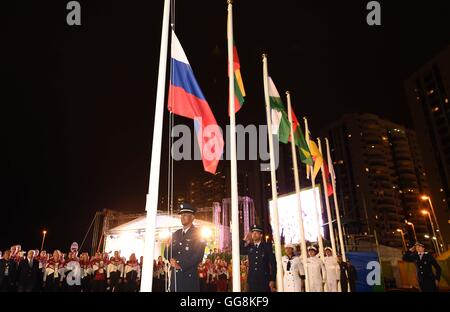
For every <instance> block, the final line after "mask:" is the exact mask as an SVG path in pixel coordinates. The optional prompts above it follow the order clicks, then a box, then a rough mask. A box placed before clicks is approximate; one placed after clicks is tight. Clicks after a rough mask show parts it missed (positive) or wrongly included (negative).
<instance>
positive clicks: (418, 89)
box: [405, 46, 450, 244]
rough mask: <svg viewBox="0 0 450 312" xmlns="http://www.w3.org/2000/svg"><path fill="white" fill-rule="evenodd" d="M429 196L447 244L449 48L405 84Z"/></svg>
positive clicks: (449, 198) (449, 234)
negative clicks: (428, 186)
mask: <svg viewBox="0 0 450 312" xmlns="http://www.w3.org/2000/svg"><path fill="white" fill-rule="evenodd" d="M405 91H406V97H407V101H408V105H409V108H410V112H411V116H412V120H413V123H414V128H415V130H416V133H417V139H418V142H419V147H420V149H421V151H422V155H423V158H424V165H425V170H426V172H427V175H428V181H429V183H430V191H431V193H430V194H427V195H429V196H430V198H431V200H432V204H433V206H434V210H435V213H436V217H437V220H438V223H439V228H440V230H441V234H442V238H443V240H444V242H445V243H447V244H448V243H449V241H450V226H449V223H448V222H449V219H450V208H449V202H450V103H449V98H450V46H448V47H447V48H446V49H445V50H444V51H442V52H441V53H440V54H439V55H437V56H436V57H435V58H434V59H433V60H431V61H430V62H428V63H427V64H425V65H424V66H422V68H420V69H419V70H417V71H416V72H415V73H414V74H413V75H411V77H409V79H408V80H407V81H406V83H405Z"/></svg>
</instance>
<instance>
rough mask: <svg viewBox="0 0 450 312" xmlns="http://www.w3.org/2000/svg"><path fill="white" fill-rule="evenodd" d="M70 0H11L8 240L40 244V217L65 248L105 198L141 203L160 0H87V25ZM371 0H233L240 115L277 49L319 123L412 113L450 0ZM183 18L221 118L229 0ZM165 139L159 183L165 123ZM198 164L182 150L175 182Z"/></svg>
mask: <svg viewBox="0 0 450 312" xmlns="http://www.w3.org/2000/svg"><path fill="white" fill-rule="evenodd" d="M67 2H68V1H61V0H60V1H44V0H41V1H37V0H34V1H9V3H2V13H3V14H2V20H3V23H2V27H1V30H0V32H1V36H0V38H1V45H0V47H1V52H2V53H0V55H1V58H0V73H1V75H2V78H3V79H2V81H3V83H2V88H1V90H2V92H1V93H0V94H1V95H0V99H1V107H2V111H1V114H0V118H1V119H0V120H1V121H0V127H1V144H2V145H1V146H2V149H1V153H0V166H1V168H0V207H1V210H2V217H1V218H0V249H2V250H4V249H5V248H9V246H11V245H12V244H18V243H19V244H22V246H23V248H25V249H30V248H39V246H40V240H41V231H42V229H43V228H46V229H47V230H48V236H47V240H46V248H47V249H54V248H59V249H62V250H67V249H68V248H69V247H70V244H71V243H72V242H73V241H77V242H78V243H81V241H82V239H83V236H84V234H85V233H86V231H87V229H88V226H89V224H90V222H91V220H92V218H93V216H94V214H95V212H96V211H98V210H101V209H103V208H109V209H115V210H120V211H123V212H143V211H144V207H145V197H146V193H147V187H148V176H149V167H150V151H151V142H152V132H153V118H154V116H153V114H154V103H155V97H156V83H157V71H158V61H159V60H158V58H159V48H160V47H159V46H160V32H161V19H162V5H163V1H162V0H152V1H110V0H104V1H97V0H85V1H80V3H81V7H82V17H81V18H82V25H81V26H72V27H70V26H68V25H67V24H66V14H67V12H68V11H67V10H66V4H67ZM367 2H368V1H363V0H352V1H348V0H346V1H343V0H341V1H284V0H279V1H249V0H247V1H244V0H240V1H239V0H236V1H235V6H234V9H235V10H234V15H235V24H234V27H235V41H236V43H237V47H238V51H239V56H240V60H241V71H242V76H243V80H244V85H245V87H246V91H247V99H246V104H245V105H244V108H243V109H242V110H241V112H239V114H238V115H237V122H238V123H241V124H243V125H247V124H264V123H265V110H264V102H263V88H262V86H263V84H262V63H261V54H262V53H263V52H266V53H268V55H269V72H270V74H271V76H272V78H273V80H274V82H275V84H276V85H277V87H278V89H279V91H280V93H281V94H284V91H285V90H290V91H291V92H292V97H293V101H294V108H295V110H296V112H297V115H299V116H304V115H306V116H308V118H309V122H310V127H311V130H312V132H313V133H315V132H318V131H319V129H321V128H322V127H325V126H326V125H327V123H329V122H331V121H334V120H336V119H337V118H339V117H340V116H341V115H342V114H345V113H351V112H373V113H376V114H378V115H381V116H383V117H386V118H389V119H391V120H392V121H395V122H398V123H402V124H405V125H407V126H411V121H410V117H409V114H408V112H407V106H406V103H405V99H404V95H403V92H404V91H403V81H404V80H405V79H406V78H407V77H408V76H409V75H410V74H411V73H413V72H414V71H415V70H416V69H417V68H419V67H420V66H421V65H422V64H423V63H425V62H427V61H428V60H429V59H431V58H432V57H433V56H434V55H436V54H437V53H438V52H439V51H440V50H442V49H443V48H444V47H446V46H447V45H448V44H449V43H450V36H449V35H450V1H448V0H442V1H437V0H427V1H424V0H422V1H414V2H413V1H380V3H381V6H382V26H372V27H370V26H368V25H367V23H366V15H367V13H368V11H367V10H366V4H367ZM5 22H6V24H5ZM175 28H176V33H177V36H178V38H179V39H180V41H181V44H182V45H183V48H184V50H185V52H186V54H187V57H188V59H189V61H190V64H191V66H192V68H193V70H194V72H195V74H196V77H197V80H198V82H199V84H200V86H201V88H202V89H203V92H204V94H205V96H206V98H207V100H208V102H209V104H210V106H211V108H212V110H213V112H214V113H215V115H216V118H217V120H218V122H219V124H220V125H222V126H224V125H225V124H226V122H227V112H226V110H227V92H228V89H227V88H228V84H227V72H226V71H227V54H226V1H225V0H214V1H211V0H209V1H206V0H205V1H198V0H196V1H183V0H178V1H177V4H176V23H175ZM165 112H166V118H167V111H165ZM175 122H176V123H177V124H179V123H185V124H188V125H191V124H192V122H191V121H190V120H187V119H183V118H180V117H177V118H176V119H175ZM164 128H165V129H167V123H166V124H165V125H164ZM163 143H164V145H165V146H166V147H165V153H164V155H163V158H162V167H161V175H162V179H161V188H162V193H164V192H165V191H166V178H165V176H166V172H167V156H166V155H167V144H166V143H167V133H165V135H164V138H163ZM163 150H164V149H163ZM201 171H202V166H201V162H200V161H196V162H180V163H176V164H175V173H174V175H175V191H182V190H183V189H184V187H185V181H186V180H188V179H189V178H190V177H191V176H192V175H193V174H198V173H200V172H201ZM85 247H88V248H90V240H89V241H88V242H87V245H85ZM83 249H86V248H83Z"/></svg>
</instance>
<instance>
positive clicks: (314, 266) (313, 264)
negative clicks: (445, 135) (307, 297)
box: [306, 246, 326, 292]
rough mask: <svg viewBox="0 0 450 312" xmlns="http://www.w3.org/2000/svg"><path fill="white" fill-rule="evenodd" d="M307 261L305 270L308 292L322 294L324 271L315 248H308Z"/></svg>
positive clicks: (324, 278) (324, 279)
mask: <svg viewBox="0 0 450 312" xmlns="http://www.w3.org/2000/svg"><path fill="white" fill-rule="evenodd" d="M308 255H309V257H308V259H306V268H307V270H308V279H309V290H310V291H311V292H323V284H324V283H325V281H326V271H325V266H324V264H323V261H322V259H320V258H319V256H318V255H317V248H316V247H314V246H310V247H308Z"/></svg>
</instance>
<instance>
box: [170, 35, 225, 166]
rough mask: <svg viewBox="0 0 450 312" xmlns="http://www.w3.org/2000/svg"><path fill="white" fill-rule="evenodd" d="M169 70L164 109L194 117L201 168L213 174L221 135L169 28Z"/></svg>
mask: <svg viewBox="0 0 450 312" xmlns="http://www.w3.org/2000/svg"><path fill="white" fill-rule="evenodd" d="M171 65H172V73H171V77H170V87H169V103H168V108H169V111H171V112H172V113H174V114H176V115H179V116H183V117H186V118H190V119H193V120H194V128H195V132H196V135H197V141H198V144H199V147H200V154H201V156H202V161H203V168H204V170H205V171H207V172H210V173H216V169H217V165H218V164H219V160H220V158H221V157H222V153H223V146H224V142H223V136H222V131H221V129H220V127H219V126H218V125H217V122H216V119H215V118H214V114H213V113H212V111H211V108H210V107H209V104H208V102H207V101H206V99H205V96H204V95H203V92H202V90H201V89H200V86H199V85H198V83H197V80H196V79H195V76H194V72H193V71H192V68H191V65H189V61H188V60H187V57H186V54H185V53H184V50H183V48H182V47H181V44H180V42H179V41H178V38H177V36H176V35H175V32H173V31H172V47H171Z"/></svg>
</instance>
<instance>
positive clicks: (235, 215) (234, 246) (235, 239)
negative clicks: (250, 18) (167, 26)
mask: <svg viewBox="0 0 450 312" xmlns="http://www.w3.org/2000/svg"><path fill="white" fill-rule="evenodd" d="M227 3H228V23H227V24H228V25H227V26H228V27H227V35H228V36H227V38H228V88H229V99H228V100H229V105H228V107H229V110H230V111H229V114H230V156H231V227H230V228H231V250H232V266H233V274H232V276H233V292H240V291H241V274H240V272H241V263H240V262H241V261H240V259H241V256H240V250H239V242H240V238H239V206H238V204H239V201H238V188H237V183H238V181H237V159H236V118H235V117H236V116H235V105H236V103H235V101H234V59H233V58H234V55H233V1H232V0H227Z"/></svg>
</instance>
